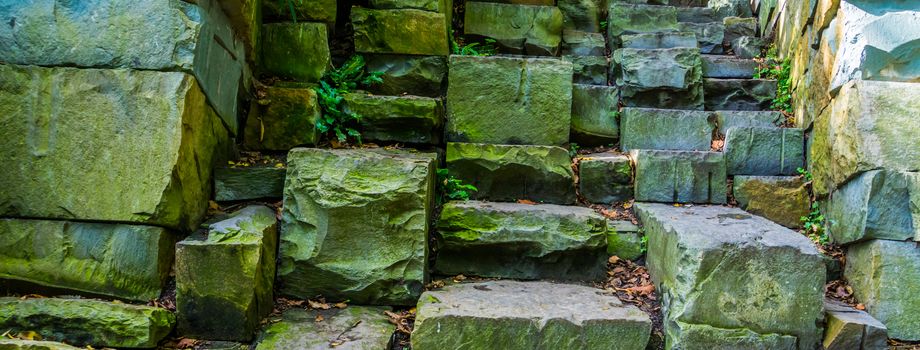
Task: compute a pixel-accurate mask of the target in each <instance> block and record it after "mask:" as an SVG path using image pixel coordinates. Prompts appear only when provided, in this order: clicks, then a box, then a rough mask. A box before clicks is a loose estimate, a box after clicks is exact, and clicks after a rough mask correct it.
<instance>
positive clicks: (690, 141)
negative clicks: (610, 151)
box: [620, 108, 716, 151]
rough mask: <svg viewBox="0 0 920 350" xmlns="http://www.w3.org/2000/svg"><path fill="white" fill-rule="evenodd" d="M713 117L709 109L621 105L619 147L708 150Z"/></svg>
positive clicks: (713, 123)
mask: <svg viewBox="0 0 920 350" xmlns="http://www.w3.org/2000/svg"><path fill="white" fill-rule="evenodd" d="M715 127H716V117H715V115H713V114H712V113H711V112H704V111H693V110H678V109H655V108H623V110H622V111H621V112H620V148H621V149H622V150H624V151H629V150H633V149H670V150H686V151H708V150H709V149H710V148H712V132H713V130H715Z"/></svg>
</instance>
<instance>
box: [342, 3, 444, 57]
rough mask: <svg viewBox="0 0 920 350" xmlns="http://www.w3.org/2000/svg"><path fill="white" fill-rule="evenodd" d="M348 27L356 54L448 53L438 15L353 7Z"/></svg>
mask: <svg viewBox="0 0 920 350" xmlns="http://www.w3.org/2000/svg"><path fill="white" fill-rule="evenodd" d="M351 24H352V26H354V29H355V33H354V40H355V51H357V52H366V53H383V54H405V55H434V56H446V55H447V54H448V53H449V51H450V49H449V48H448V40H447V20H446V19H445V18H444V14H441V13H437V12H429V11H422V10H414V9H402V10H372V9H365V8H361V7H352V9H351Z"/></svg>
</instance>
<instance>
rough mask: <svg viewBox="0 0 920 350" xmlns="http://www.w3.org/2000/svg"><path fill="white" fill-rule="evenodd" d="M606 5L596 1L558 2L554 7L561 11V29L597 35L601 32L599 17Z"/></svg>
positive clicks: (570, 0)
mask: <svg viewBox="0 0 920 350" xmlns="http://www.w3.org/2000/svg"><path fill="white" fill-rule="evenodd" d="M606 4H607V3H606V2H604V1H597V0H560V1H558V3H557V4H556V5H557V6H559V10H561V11H562V16H563V27H565V28H566V29H575V30H582V31H586V32H594V33H597V32H600V31H601V16H600V15H601V11H602V10H604V9H603V7H604V6H605V5H606ZM597 34H600V33H597Z"/></svg>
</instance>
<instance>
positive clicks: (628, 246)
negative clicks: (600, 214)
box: [607, 221, 645, 260]
mask: <svg viewBox="0 0 920 350" xmlns="http://www.w3.org/2000/svg"><path fill="white" fill-rule="evenodd" d="M639 231H640V229H639V226H637V225H636V224H633V223H632V222H630V221H607V254H610V255H616V256H617V257H619V258H622V259H626V260H636V259H638V258H639V257H641V256H642V254H645V252H644V251H643V250H642V249H643V243H642V237H643V236H642V233H640V232H639Z"/></svg>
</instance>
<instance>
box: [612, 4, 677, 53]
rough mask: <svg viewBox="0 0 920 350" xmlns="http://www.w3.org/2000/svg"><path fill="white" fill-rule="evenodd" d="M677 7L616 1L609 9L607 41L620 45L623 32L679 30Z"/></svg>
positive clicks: (613, 45) (613, 44) (614, 45)
mask: <svg viewBox="0 0 920 350" xmlns="http://www.w3.org/2000/svg"><path fill="white" fill-rule="evenodd" d="M677 12H678V11H677V8H676V7H672V6H652V5H646V4H631V3H627V2H619V1H615V2H612V3H611V4H610V7H609V8H608V11H607V42H609V43H610V44H611V47H618V46H616V45H618V43H619V42H620V36H621V35H623V34H639V33H657V32H673V31H677V30H678V25H677Z"/></svg>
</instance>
